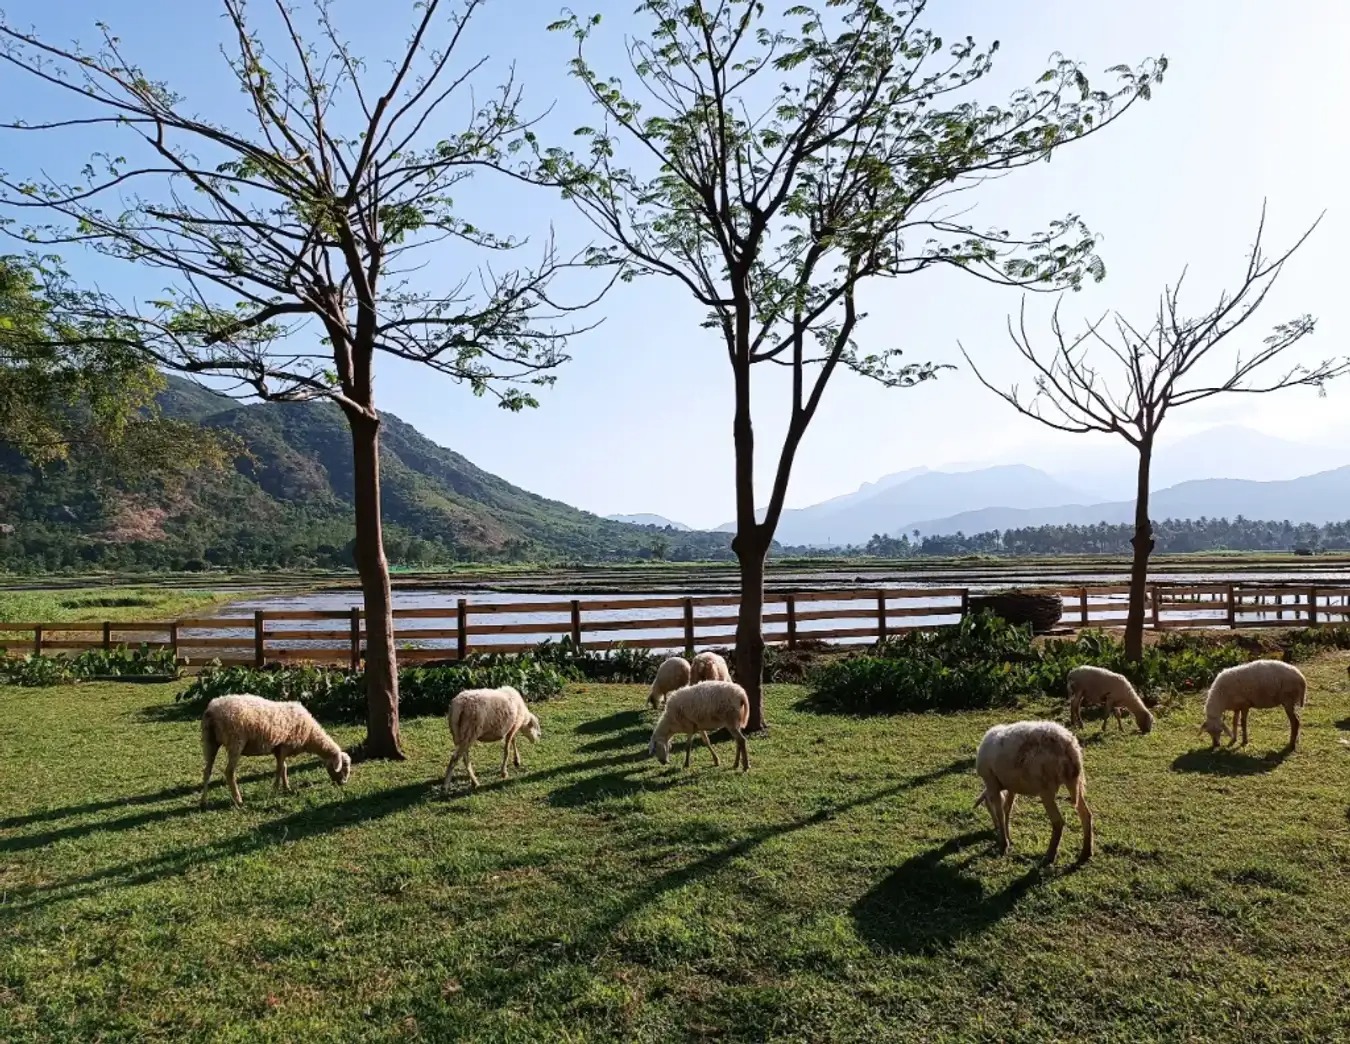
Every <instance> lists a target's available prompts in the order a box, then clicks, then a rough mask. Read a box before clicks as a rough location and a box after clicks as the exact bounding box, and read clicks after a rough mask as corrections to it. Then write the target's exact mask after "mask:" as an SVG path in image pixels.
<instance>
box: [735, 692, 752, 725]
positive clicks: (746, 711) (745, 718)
mask: <svg viewBox="0 0 1350 1044" xmlns="http://www.w3.org/2000/svg"><path fill="white" fill-rule="evenodd" d="M738 718H739V720H738V721H737V722H736V724H737V725H739V726H740V727H741V728H745V727H746V726H747V725H749V724H750V697H749V696H747V695H746V694H745V691H744V690H742V691H741V712H740V714H739V715H738Z"/></svg>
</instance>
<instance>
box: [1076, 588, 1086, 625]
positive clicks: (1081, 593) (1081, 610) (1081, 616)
mask: <svg viewBox="0 0 1350 1044" xmlns="http://www.w3.org/2000/svg"><path fill="white" fill-rule="evenodd" d="M1087 594H1088V592H1087V588H1086V587H1080V588H1079V589H1078V626H1080V627H1086V626H1087V625H1088V601H1087Z"/></svg>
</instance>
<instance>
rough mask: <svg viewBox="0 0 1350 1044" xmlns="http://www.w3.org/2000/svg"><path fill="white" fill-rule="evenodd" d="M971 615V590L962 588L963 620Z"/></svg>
mask: <svg viewBox="0 0 1350 1044" xmlns="http://www.w3.org/2000/svg"><path fill="white" fill-rule="evenodd" d="M969 615H970V588H969V587H963V588H961V619H962V620H964V619H965V618H966V617H967V616H969Z"/></svg>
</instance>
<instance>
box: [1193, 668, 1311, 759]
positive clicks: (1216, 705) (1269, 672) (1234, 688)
mask: <svg viewBox="0 0 1350 1044" xmlns="http://www.w3.org/2000/svg"><path fill="white" fill-rule="evenodd" d="M1307 700H1308V682H1307V680H1306V679H1305V678H1304V677H1303V672H1302V671H1300V670H1299V669H1298V668H1297V667H1295V666H1294V665H1293V664H1291V663H1285V662H1284V661H1283V660H1253V661H1252V662H1251V663H1243V664H1239V665H1238V666H1237V667H1229V668H1227V669H1226V670H1222V671H1220V672H1219V674H1218V677H1216V678H1215V679H1214V683H1213V684H1212V685H1210V687H1209V695H1208V696H1207V697H1206V698H1205V721H1204V724H1203V725H1201V726H1200V731H1201V732H1208V733H1209V737H1210V739H1211V740H1213V741H1214V742H1213V747H1217V746H1218V745H1219V736H1220V735H1221V734H1222V733H1225V732H1226V733H1228V735H1229V740H1228V745H1229V746H1230V747H1231V746H1232V745H1233V744H1234V743H1236V742H1237V738H1238V734H1237V730H1238V726H1239V725H1240V726H1241V727H1242V745H1243V746H1244V747H1245V746H1246V745H1247V712H1248V711H1250V710H1251V709H1252V708H1253V707H1256V708H1258V709H1260V708H1265V707H1283V708H1284V713H1285V715H1286V716H1287V717H1288V718H1289V749H1290V750H1295V749H1297V747H1298V733H1299V727H1300V724H1301V723H1300V721H1299V709H1300V708H1301V707H1303V706H1304V705H1305V704H1306V703H1307ZM1228 711H1232V712H1233V726H1232V728H1229V726H1228V724H1227V722H1225V721H1224V720H1223V716H1224V715H1225V714H1226V713H1227V712H1228ZM1211 749H1213V748H1211Z"/></svg>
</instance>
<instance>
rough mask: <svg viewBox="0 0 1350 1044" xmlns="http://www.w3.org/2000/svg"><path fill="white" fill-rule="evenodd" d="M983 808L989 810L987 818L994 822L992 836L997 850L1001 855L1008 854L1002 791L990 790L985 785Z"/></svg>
mask: <svg viewBox="0 0 1350 1044" xmlns="http://www.w3.org/2000/svg"><path fill="white" fill-rule="evenodd" d="M983 800H984V807H985V808H987V809H989V818H990V819H992V820H993V821H994V836H995V837H996V838H997V839H998V850H999V852H1001V853H1002V854H1003V855H1007V854H1008V830H1007V827H1006V826H1005V825H1004V822H1003V791H1001V790H991V789H990V788H989V785H988V784H985V788H984V794H983Z"/></svg>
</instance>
